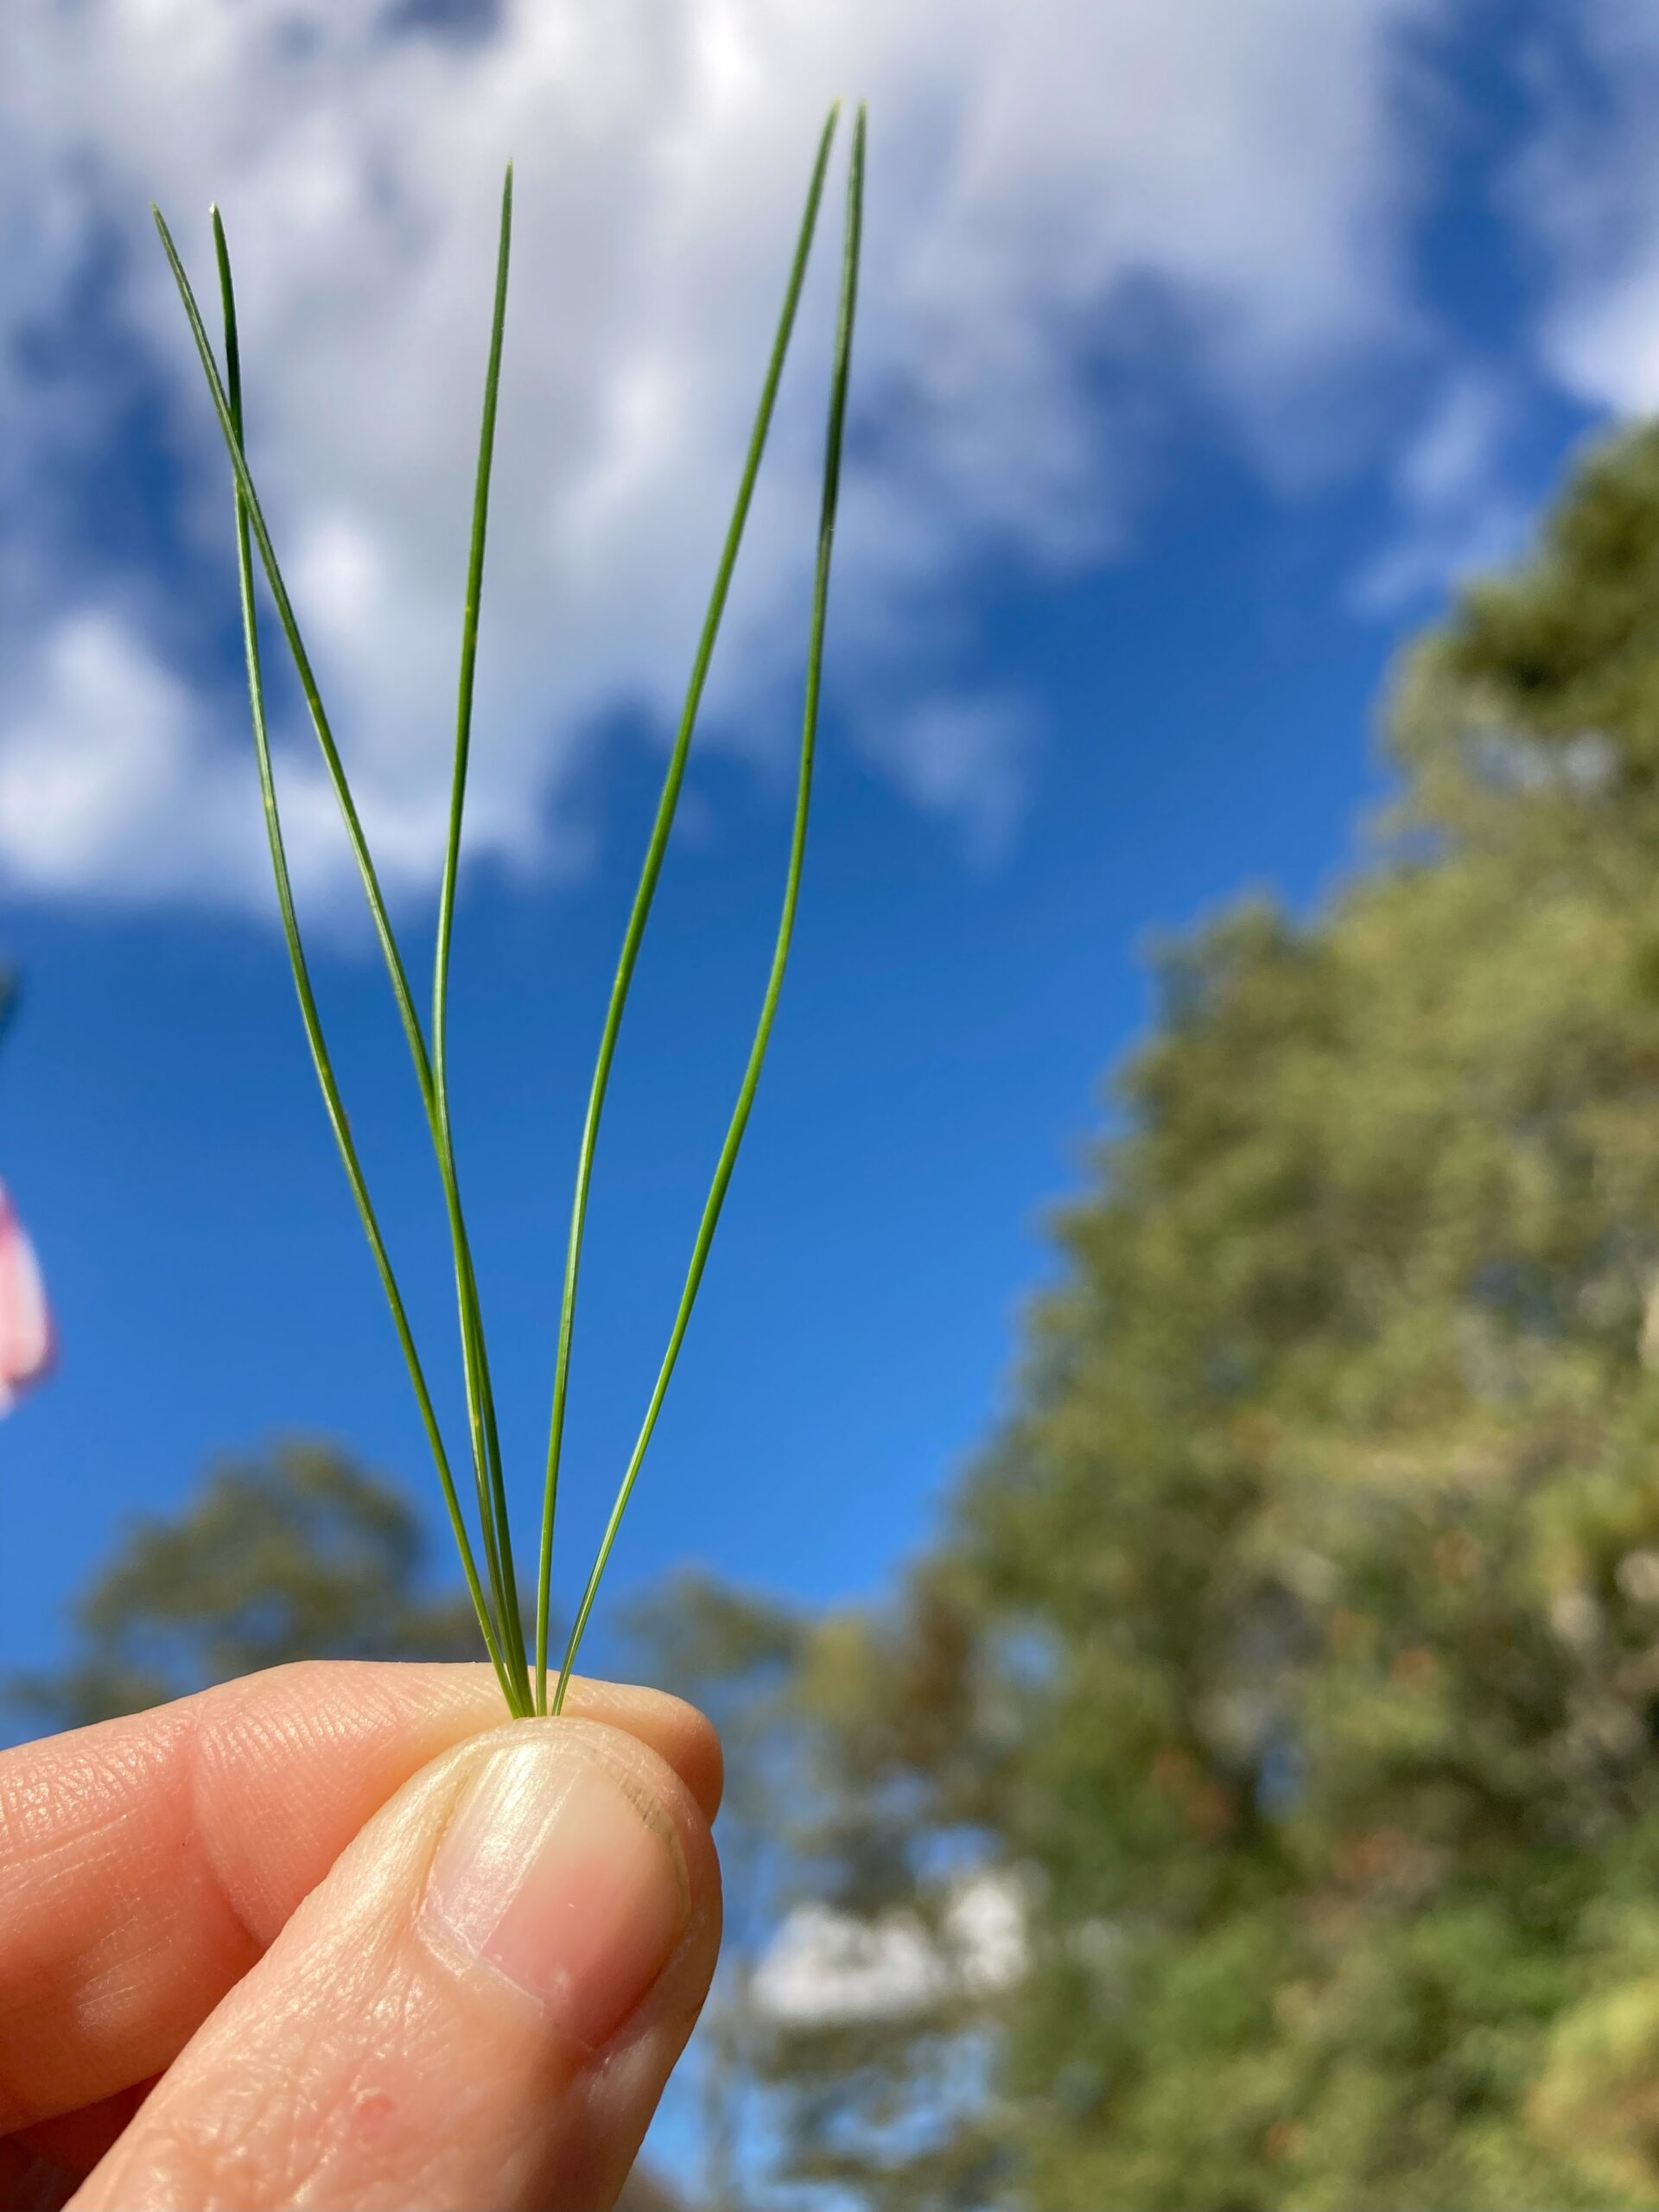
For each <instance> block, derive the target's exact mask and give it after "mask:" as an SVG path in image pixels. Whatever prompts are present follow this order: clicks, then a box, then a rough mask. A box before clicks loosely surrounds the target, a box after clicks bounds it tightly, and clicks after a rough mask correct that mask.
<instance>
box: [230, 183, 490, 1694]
mask: <svg viewBox="0 0 1659 2212" xmlns="http://www.w3.org/2000/svg"><path fill="white" fill-rule="evenodd" d="M213 250H214V254H215V257H216V258H217V261H218V264H219V296H220V299H221V302H222V303H223V308H224V321H225V370H226V384H227V385H228V391H227V393H226V404H227V408H228V412H229V417H230V423H231V429H232V435H233V436H234V438H235V441H236V444H237V447H238V449H239V448H240V446H241V442H242V366H241V353H240V347H239V345H238V337H237V321H236V295H235V290H234V288H233V286H232V279H231V259H230V250H229V247H228V245H227V244H226V237H225V226H224V224H223V222H222V221H221V220H220V219H219V210H218V209H217V208H215V209H214V210H213ZM236 557H237V584H238V594H239V597H240V602H241V613H242V640H243V650H244V653H245V659H246V663H247V677H248V704H249V711H250V714H251V719H252V725H253V746H254V755H255V759H256V760H257V764H258V771H259V792H260V798H261V800H262V802H263V804H264V817H265V834H266V837H267V839H268V841H269V843H270V864H271V872H272V874H273V875H274V877H275V879H276V884H277V906H278V907H279V909H280V912H281V915H282V924H283V938H284V939H285V940H286V943H287V946H288V957H289V965H290V967H291V968H292V969H293V973H294V988H295V991H296V995H297V996H298V999H299V1002H300V1018H301V1020H302V1022H303V1024H304V1027H305V1034H306V1041H307V1043H308V1045H309V1046H310V1048H311V1059H312V1064H313V1065H314V1066H315V1070H316V1075H317V1083H318V1086H319V1088H320V1089H321V1092H322V1097H323V1103H324V1106H325V1107H326V1109H327V1115H328V1122H329V1127H330V1128H332V1129H333V1131H334V1141H335V1143H336V1145H337V1146H338V1147H339V1148H340V1160H341V1163H342V1165H343V1166H344V1167H345V1170H346V1181H347V1182H348V1183H349V1185H351V1192H352V1196H353V1199H354V1200H355V1201H356V1204H357V1210H358V1213H359V1216H360V1217H361V1219H362V1223H363V1229H364V1233H365V1236H367V1238H368V1242H369V1249H370V1251H371V1252H372V1254H373V1255H374V1264H375V1268H376V1269H377V1271H378V1274H379V1277H380V1284H381V1287H382V1289H383V1290H384V1291H385V1297H386V1303H387V1305H388V1306H390V1307H391V1319H392V1325H393V1327H394V1328H395V1329H396V1331H397V1342H398V1345H399V1347H400V1349H401V1350H402V1352H403V1356H404V1363H405V1365H406V1366H407V1367H408V1369H409V1375H410V1382H411V1383H412V1384H413V1385H414V1389H415V1398H416V1404H417V1405H418V1407H419V1408H420V1414H421V1421H422V1424H423V1427H424V1428H425V1431H426V1438H427V1442H428V1444H429V1446H430V1448H431V1452H432V1458H433V1461H434V1463H435V1466H436V1468H437V1471H438V1481H439V1484H440V1486H441V1487H442V1492H443V1498H444V1503H445V1505H446V1506H447V1508H448V1514H449V1522H450V1527H451V1529H453V1531H454V1539H455V1544H456V1548H457V1549H458V1550H459V1552H460V1554H461V1571H462V1573H464V1575H465V1576H466V1580H467V1592H468V1594H469V1595H470V1597H471V1599H472V1601H473V1606H474V1611H476V1613H477V1615H478V1621H479V1626H480V1629H481V1630H482V1631H483V1636H484V1643H485V1648H486V1649H487V1651H488V1652H489V1655H490V1658H491V1661H492V1662H493V1665H494V1668H495V1670H496V1674H497V1676H498V1677H499V1681H500V1683H501V1688H502V1690H503V1692H504V1694H505V1695H506V1697H507V1700H508V1702H509V1704H511V1703H512V1700H513V1683H512V1676H511V1675H509V1673H508V1671H507V1668H506V1664H505V1660H504V1657H503V1654H502V1652H501V1650H500V1649H499V1646H498V1643H497V1641H496V1637H495V1633H494V1630H493V1626H492V1624H491V1619H490V1609H489V1606H488V1605H487V1604H486V1599H485V1596H484V1592H483V1588H482V1586H481V1585H480V1581H479V1575H478V1567H477V1564H476V1562H475V1560H474V1555H473V1547H472V1542H471V1540H470V1538H469V1536H468V1535H467V1522H466V1518H465V1516H464V1515H463V1514H462V1512H461V1501H460V1499H459V1498H458V1497H457V1496H456V1494H455V1486H454V1478H453V1476H452V1475H451V1473H450V1470H449V1461H448V1454H447V1452H446V1451H445V1449H444V1444H443V1437H442V1431H441V1430H440V1427H439V1425H438V1420H437V1415H436V1414H435V1411H434V1409H433V1405H432V1399H431V1394H430V1392H429V1390H428V1389H427V1384H426V1376H425V1374H424V1372H423V1369H422V1366H421V1362H420V1357H419V1354H418V1353H417V1351H416V1347H415V1340H414V1336H413V1332H411V1330H410V1324H409V1316H408V1313H407V1312H406V1310H405V1308H404V1300H403V1294H402V1293H401V1291H400V1290H399V1288H398V1286H397V1276H396V1274H395V1273H394V1271H393V1268H392V1265H391V1257H390V1255H388V1253H387V1250H386V1246H385V1239H384V1237H383V1236H382V1235H381V1232H380V1224H379V1222H378V1218H377V1217H376V1214H375V1211H374V1207H373V1205H372V1202H371V1200H370V1198H369V1192H368V1186H367V1184H366V1182H365V1179H364V1175H363V1169H362V1165H361V1162H360V1161H359V1158H358V1153H357V1147H356V1145H355V1143H354V1142H353V1137H352V1132H351V1124H350V1122H348V1120H347V1118H346V1109H345V1105H344V1103H343V1102H342V1100H341V1097H340V1085H339V1084H338V1082H337V1081H336V1079H335V1076H334V1065H333V1062H332V1061H331V1059H330V1058H329V1054H328V1047H327V1041H326V1040H325V1038H324V1035H323V1029H322V1021H321V1016H320V1014H319V1013H318V1011H317V1001H316V996H315V992H314V991H313V989H312V986H311V975H310V969H309V967H308V963H307V961H306V957H305V948H304V944H303V942H302V938H301V935H300V926H299V919H298V916H297V914H296V911H295V906H294V890H293V884H292V881H291V880H290V877H289V866H288V853H287V848H286V846H285V843H284V842H283V825H282V817H281V814H280V812H279V810H278V807H277V784H276V778H275V775H274V773H273V771H272V766H271V758H270V728H269V724H268V721H267V718H266V713H265V690H264V671H263V668H262V665H261V660H260V652H259V631H258V621H257V615H256V613H255V607H254V595H253V557H252V550H251V544H250V538H249V529H248V510H247V503H246V499H245V496H244V494H243V492H242V488H241V485H240V483H239V482H238V485H237V486H236Z"/></svg>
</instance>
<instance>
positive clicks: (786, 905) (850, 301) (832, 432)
mask: <svg viewBox="0 0 1659 2212" xmlns="http://www.w3.org/2000/svg"><path fill="white" fill-rule="evenodd" d="M864 135H865V118H864V110H863V108H862V107H860V109H859V111H858V113H857V116H856V118H855V121H854V124H853V143H852V154H851V158H850V161H849V168H848V175H847V216H846V230H845V234H844V240H843V245H842V269H841V301H840V307H839V310H838V313H837V316H836V350H835V361H834V366H833V368H832V371H831V374H830V382H829V428H828V431H827V434H826V436H825V440H824V460H823V497H822V500H821V503H820V507H819V518H818V547H817V567H816V570H815V573H814V577H813V584H812V613H811V622H810V631H809V634H808V639H807V655H806V696H805V704H804V712H803V715H802V721H801V751H800V768H799V773H798V780H797V785H796V796H795V818H794V825H793V829H792V830H791V836H790V847H789V866H788V870H787V874H786V875H785V884H784V902H783V911H782V913H781V915H780V917H779V924H778V934H777V938H776V940H775V942H774V944H773V947H772V967H771V970H770V972H769V974H768V976H767V978H766V996H765V998H764V999H763V1000H762V1001H761V1007H760V1021H759V1023H758V1024H757V1026H756V1028H755V1033H754V1041H753V1045H752V1046H751V1047H750V1051H749V1058H748V1065H747V1067H746V1068H745V1069H744V1071H743V1081H742V1084H741V1087H740V1089H739V1091H738V1095H737V1104H736V1106H735V1107H734V1109H733V1113H732V1118H731V1122H730V1124H729V1126H728V1128H727V1132H726V1141H725V1142H724V1144H723V1145H722V1146H721V1153H720V1160H719V1164H718V1166H716V1167H715V1179H714V1183H713V1185H712V1187H711V1188H710V1190H709V1198H708V1201H707V1203H706V1205H704V1207H703V1211H702V1221H701V1222H700V1224H698V1228H697V1235H696V1243H695V1245H694V1246H693V1248H692V1253H691V1263H690V1268H689V1269H688V1270H687V1273H686V1278H685V1286H684V1288H683V1291H682V1293H681V1296H680V1304H679V1310H678V1311H677V1313H676V1314H675V1317H674V1325H673V1328H672V1330H671V1332H670V1335H669V1340H668V1349H667V1351H666V1352H665V1353H664V1357H663V1363H662V1366H661V1368H660V1369H659V1370H658V1376H657V1383H656V1387H655V1388H654V1389H653V1390H652V1394H651V1402H650V1404H649V1406H648V1407H647V1408H646V1410H645V1421H644V1422H643V1423H642V1424H641V1427H640V1430H639V1438H638V1440H637V1441H636V1442H635V1445H634V1447H633V1452H632V1457H631V1459H629V1461H628V1464H627V1468H626V1471H625V1473H624V1475H623V1478H622V1482H621V1486H620V1489H619V1490H618V1491H617V1494H616V1502H615V1503H614V1504H613V1506H612V1508H611V1516H610V1519H609V1521H608V1522H607V1523H606V1528H605V1534H604V1535H603V1537H602V1538H601V1542H600V1547H599V1552H598V1555H597V1557H596V1558H595V1560H594V1567H593V1572H592V1573H590V1574H589V1575H588V1586H587V1588H586V1589H585V1590H584V1591H583V1592H582V1604H581V1605H580V1606H579V1607H578V1609H577V1612H576V1618H575V1622H574V1624H572V1627H571V1630H570V1637H569V1643H567V1644H566V1646H565V1652H564V1661H563V1665H562V1666H561V1668H560V1669H559V1681H558V1689H557V1692H556V1695H555V1697H554V1700H553V1710H554V1712H555V1713H557V1712H560V1711H561V1710H562V1709H563V1705H564V1699H565V1692H566V1690H567V1689H568V1688H569V1681H570V1670H571V1669H572V1668H573V1667H574V1666H575V1662H576V1653H577V1651H578V1649H580V1647H581V1643H582V1633H583V1631H584V1630H585V1629H586V1628H587V1625H588V1615H589V1614H590V1613H591V1612H592V1611H593V1609H594V1598H595V1596H596V1595H597V1593H598V1590H599V1585H600V1580H601V1576H602V1575H603V1573H604V1572H605V1568H606V1566H607V1562H608V1560H609V1559H610V1556H611V1551H612V1548H613V1546H614V1544H615V1542H616V1535H617V1530H618V1529H619V1528H620V1526H621V1522H622V1516H623V1514H624V1513H625V1512H626V1510H627V1503H628V1500H629V1498H630V1497H631V1496H632V1492H633V1485H634V1484H635V1482H636V1480H637V1479H638V1478H639V1469H640V1465H641V1464H642V1463H643V1461H644V1459H645V1451H646V1447H647V1446H648V1445H649V1444H650V1442H651V1439H652V1431H653V1430H654V1429H655V1427H656V1426H657V1417H658V1414H659V1413H660V1412H661V1411H662V1406H663V1400H664V1397H665V1396H666V1395H667V1393H668V1385H669V1382H670V1380H671V1376H672V1375H673V1372H674V1365H675V1362H676V1361H677V1359H678V1357H679V1353H680V1346H681V1344H682V1343H683V1341H684V1338H685V1332H686V1329H687V1326H688V1325H689V1324H690V1319H691V1309H692V1306H693V1305H694V1304H695V1302H696V1295H697V1291H698V1288H699V1287H700V1285H701V1283H702V1274H703V1269H704V1268H705V1266H706V1265H707V1263H708V1259H709V1247H710V1245H711V1244H712V1243H713V1242H714V1236H715V1228H716V1226H717V1225H718V1223H719V1220H720V1213H721V1207H722V1205H724V1204H725V1201H726V1192H727V1190H728V1186H729V1185H730V1183H731V1179H732V1170H733V1169H734V1166H736V1164H737V1155H738V1150H739V1147H741V1144H742V1141H743V1133H744V1130H745V1128H747V1124H748V1119H749V1111H750V1109H751V1107H752V1106H753V1103H754V1093H755V1088H756V1085H757V1084H759V1082H760V1067H761V1063H762V1062H763V1061H764V1059H765V1058H766V1046H767V1044H768V1042H769V1041H770V1039H771V1036H772V1021H773V1018H774V1016H775V1015H776V1014H777V1010H778V995H779V991H780V989H781V988H782V986H783V980H784V969H785V965H786V964H787V962H788V959H789V947H790V939H791V937H792V935H793V933H794V928H795V909H796V905H797V902H798V897H799V893H800V885H801V864H802V861H803V859H804V855H805V850H806V825H807V814H808V810H809V806H810V799H811V793H812V768H813V760H814V755H815V753H816V751H817V727H818V706H819V700H820V696H821V693H822V688H823V639H824V620H825V614H826V612H827V609H828V607H829V566H830V556H831V554H832V551H833V550H834V545H835V535H836V505H837V501H838V499H839V496H840V489H841V454H842V439H843V435H844V433H845V428H846V420H847V385H848V376H849V369H850V365H851V361H852V346H853V321H854V315H855V310H856V308H857V303H858V264H859V251H860V247H861V242H862V231H863V208H864Z"/></svg>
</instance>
